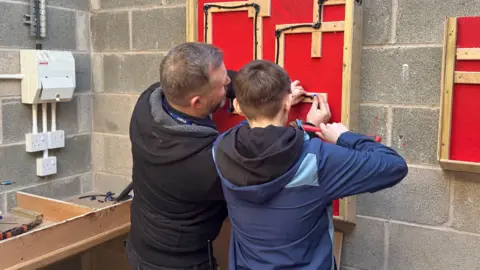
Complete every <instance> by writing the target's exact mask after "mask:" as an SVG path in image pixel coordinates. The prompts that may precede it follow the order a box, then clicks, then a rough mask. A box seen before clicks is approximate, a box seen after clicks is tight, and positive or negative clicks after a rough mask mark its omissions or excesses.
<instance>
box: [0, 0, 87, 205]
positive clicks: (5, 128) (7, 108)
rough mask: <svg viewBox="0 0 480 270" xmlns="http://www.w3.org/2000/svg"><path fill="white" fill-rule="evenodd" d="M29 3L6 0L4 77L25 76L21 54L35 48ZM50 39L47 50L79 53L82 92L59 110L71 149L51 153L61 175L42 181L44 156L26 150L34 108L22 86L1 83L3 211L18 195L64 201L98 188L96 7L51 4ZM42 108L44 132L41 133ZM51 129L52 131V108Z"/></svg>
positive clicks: (0, 26) (0, 62) (2, 11)
mask: <svg viewBox="0 0 480 270" xmlns="http://www.w3.org/2000/svg"><path fill="white" fill-rule="evenodd" d="M28 12H29V3H28V1H20V0H18V1H16V0H10V1H1V0H0V73H1V74H12V73H13V74H14V73H19V72H20V53H19V50H21V49H35V40H34V39H33V38H32V37H30V32H29V31H30V30H29V26H27V25H25V24H24V23H23V21H24V18H23V15H24V14H27V13H28ZM46 13H47V16H46V17H47V37H46V38H45V39H43V40H42V44H43V49H46V50H68V51H72V52H73V53H74V57H75V62H76V80H77V88H76V92H75V94H74V98H73V100H72V101H71V102H68V103H61V104H58V105H57V129H62V130H64V131H65V134H66V136H67V138H66V142H65V144H66V147H65V148H62V149H58V150H51V151H49V155H55V156H56V157H57V160H58V167H57V170H58V173H57V174H56V175H52V176H49V177H43V178H42V177H37V176H36V164H35V159H36V158H37V157H39V156H41V153H27V152H26V151H25V133H29V132H31V129H32V111H31V110H32V107H31V105H26V104H22V103H21V88H20V81H15V80H0V181H4V180H12V181H14V184H13V185H11V186H0V211H6V210H7V209H11V208H12V207H14V206H15V203H16V202H15V196H14V192H15V191H19V190H22V191H26V192H30V193H34V194H39V195H44V196H48V197H52V198H56V199H64V198H68V197H71V196H75V195H78V194H80V193H81V192H88V191H91V190H92V189H93V175H92V164H91V163H92V151H91V145H92V144H91V142H92V140H91V137H92V136H91V133H92V122H93V93H92V64H91V49H90V3H89V1H88V0H49V1H47V7H46ZM40 112H41V109H40V108H39V114H38V116H39V118H38V120H39V121H38V123H39V129H40V130H41V128H42V127H41V122H42V121H41V114H40ZM48 126H49V127H50V126H51V118H50V107H49V113H48Z"/></svg>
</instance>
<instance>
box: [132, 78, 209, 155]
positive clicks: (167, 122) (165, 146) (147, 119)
mask: <svg viewBox="0 0 480 270" xmlns="http://www.w3.org/2000/svg"><path fill="white" fill-rule="evenodd" d="M164 99H165V96H164V94H163V91H162V90H161V88H160V87H159V84H158V83H156V84H154V85H152V86H150V87H149V88H148V89H147V90H146V91H144V92H143V93H142V94H141V95H140V97H139V99H138V101H137V104H136V105H135V108H134V110H133V113H132V118H131V122H130V140H131V142H132V151H133V152H134V153H135V154H136V155H139V156H142V157H144V158H145V160H148V162H150V163H152V164H168V163H172V162H176V161H179V160H182V159H185V158H188V157H190V156H192V155H195V154H196V153H198V152H201V151H204V150H205V149H206V148H211V146H212V144H213V142H214V141H215V139H216V138H217V136H218V131H217V130H216V129H215V128H214V127H215V125H214V124H213V122H212V124H211V125H208V126H201V125H195V124H194V125H186V124H182V123H179V122H177V121H176V120H174V119H173V118H172V117H171V116H170V115H169V114H168V113H167V112H166V111H165V109H164V106H163V102H164ZM210 121H211V120H210Z"/></svg>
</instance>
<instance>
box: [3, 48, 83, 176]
mask: <svg viewBox="0 0 480 270" xmlns="http://www.w3.org/2000/svg"><path fill="white" fill-rule="evenodd" d="M20 70H21V74H0V79H7V80H22V83H21V85H22V103H25V104H31V105H32V132H31V133H27V134H25V144H26V145H25V150H26V151H27V152H30V153H34V152H43V155H42V156H41V157H38V158H37V162H36V163H37V175H38V176H48V175H52V174H56V173H57V157H55V156H49V153H48V150H50V149H58V148H62V147H65V132H64V131H63V130H57V122H56V121H57V103H59V102H69V101H71V100H72V98H73V92H74V91H75V86H76V81H75V59H74V58H73V54H72V52H69V51H48V50H20ZM49 105H50V107H51V129H50V130H48V127H47V125H48V116H47V115H48V109H47V106H49ZM39 107H41V114H42V118H41V119H42V120H41V121H42V129H41V130H40V129H39V128H38V126H39V124H38V116H37V115H38V110H39Z"/></svg>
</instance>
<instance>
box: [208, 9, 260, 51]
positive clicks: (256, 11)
mask: <svg viewBox="0 0 480 270" xmlns="http://www.w3.org/2000/svg"><path fill="white" fill-rule="evenodd" d="M212 7H216V8H221V9H238V8H243V7H252V8H253V9H254V10H255V16H254V19H253V23H254V29H255V33H254V41H253V43H254V44H255V50H254V58H255V60H257V55H258V52H257V44H258V36H257V35H258V34H257V33H258V29H257V28H258V27H257V25H258V23H257V22H258V14H259V13H260V5H259V4H257V3H247V4H243V5H236V6H221V5H214V4H206V5H204V6H203V13H204V15H205V17H204V27H203V32H204V38H203V42H205V43H207V42H208V40H207V33H208V10H209V9H210V8H212Z"/></svg>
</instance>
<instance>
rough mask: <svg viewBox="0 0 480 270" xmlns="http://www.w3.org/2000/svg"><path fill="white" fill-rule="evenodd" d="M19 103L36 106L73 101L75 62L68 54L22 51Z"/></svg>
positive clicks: (64, 52)
mask: <svg viewBox="0 0 480 270" xmlns="http://www.w3.org/2000/svg"><path fill="white" fill-rule="evenodd" d="M20 70H21V73H22V75H23V80H22V102H23V103H26V104H39V103H51V102H65V101H70V100H72V97H73V91H74V90H75V84H76V82H75V59H74V58H73V54H72V52H69V51H45V50H21V51H20Z"/></svg>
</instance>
